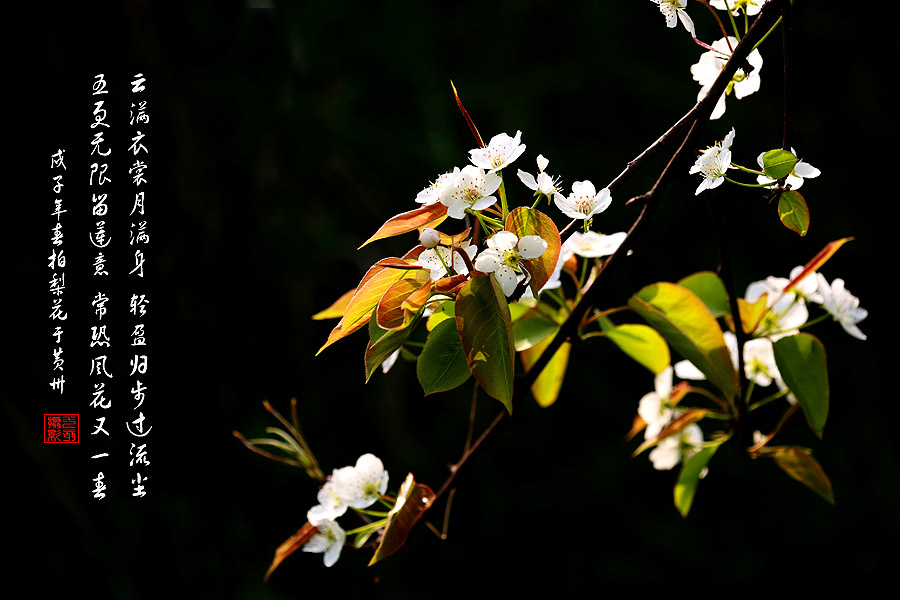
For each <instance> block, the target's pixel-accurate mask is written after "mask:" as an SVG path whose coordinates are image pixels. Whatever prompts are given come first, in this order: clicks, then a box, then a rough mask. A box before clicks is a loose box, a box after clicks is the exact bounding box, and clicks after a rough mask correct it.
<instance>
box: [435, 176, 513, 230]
mask: <svg viewBox="0 0 900 600" xmlns="http://www.w3.org/2000/svg"><path fill="white" fill-rule="evenodd" d="M451 175H452V177H451V178H450V179H447V180H446V181H445V182H443V183H442V184H441V195H440V200H441V203H442V204H443V205H444V206H446V207H447V215H448V216H450V217H452V218H454V219H462V218H463V217H465V216H466V209H467V208H469V209H472V210H483V209H485V208H487V207H488V206H492V205H493V204H494V203H496V202H497V198H496V197H495V196H493V193H494V192H496V191H497V189H499V187H500V184H501V183H502V182H503V179H502V178H501V177H500V176H499V175H497V174H496V173H493V172H489V173H487V174H485V172H484V169H482V168H480V167H475V166H472V165H469V166H466V167H463V168H462V169H459V168H457V169H454V171H453V173H452V174H451Z"/></svg>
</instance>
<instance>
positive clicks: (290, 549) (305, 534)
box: [263, 522, 319, 581]
mask: <svg viewBox="0 0 900 600" xmlns="http://www.w3.org/2000/svg"><path fill="white" fill-rule="evenodd" d="M318 531H319V530H318V529H316V528H315V527H313V526H312V524H311V523H309V522H307V523H306V524H305V525H304V526H303V527H301V528H300V529H298V530H297V533H295V534H294V535H292V536H291V537H289V538H288V539H287V540H285V542H284V543H282V544H281V545H280V546H278V548H277V549H276V550H275V558H274V559H272V564H271V565H269V570H268V571H266V576H265V577H264V578H263V581H268V580H269V575H271V574H272V571H274V570H275V569H276V568H278V565H280V564H281V563H282V561H283V560H284V559H285V558H287V557H288V556H290V555H291V554H293V553H294V552H296V551H297V550H299V549H300V548H302V547H303V545H304V544H305V543H306V542H308V541H309V540H310V538H312V536H314V535H316V533H317V532H318Z"/></svg>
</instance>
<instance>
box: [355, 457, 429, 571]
mask: <svg viewBox="0 0 900 600" xmlns="http://www.w3.org/2000/svg"><path fill="white" fill-rule="evenodd" d="M432 502H434V492H433V491H431V488H430V487H428V486H427V485H425V484H424V483H416V480H415V478H414V477H413V474H412V473H410V474H409V475H407V476H406V480H404V482H403V485H402V486H400V493H399V494H398V495H397V504H395V505H394V508H392V509H391V512H390V514H389V515H388V522H387V526H386V527H385V529H384V535H383V536H381V542H380V543H379V544H378V548H376V549H375V554H374V556H372V560H370V561H369V566H370V567H371V566H372V565H374V564H375V563H377V562H378V561H379V560H381V559H383V558H385V557H387V556H390V555H391V554H393V553H394V552H396V551H397V550H399V549H400V548H402V547H403V544H404V543H406V537H407V536H408V535H409V530H410V529H412V526H413V525H415V524H416V521H418V520H419V519H421V518H422V514H423V513H424V512H425V511H426V510H428V509H429V508H430V507H431V503H432Z"/></svg>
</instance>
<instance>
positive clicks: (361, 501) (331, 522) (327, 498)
mask: <svg viewBox="0 0 900 600" xmlns="http://www.w3.org/2000/svg"><path fill="white" fill-rule="evenodd" d="M387 485H388V473H387V471H385V469H384V465H383V464H382V462H381V459H379V458H378V457H377V456H374V455H373V454H363V455H362V456H360V457H359V459H358V460H357V461H356V465H355V466H347V467H343V468H340V469H335V470H334V472H333V473H332V474H331V476H330V477H329V478H328V481H326V482H325V485H323V486H322V487H321V488H320V489H319V493H318V496H317V500H318V501H319V503H318V504H317V505H316V506H314V507H312V508H311V509H309V511H308V512H307V513H306V518H307V520H308V521H309V523H310V525H312V526H313V527H315V528H316V529H317V530H318V531H317V533H316V534H315V535H314V536H313V537H312V538H310V540H309V541H308V542H306V544H305V545H304V546H303V551H304V552H321V553H324V559H323V560H324V562H325V566H326V567H330V566H332V565H333V564H334V563H336V562H337V560H338V558H340V556H341V549H342V548H343V547H344V540H345V539H346V533H345V531H344V530H343V529H342V528H341V526H340V525H338V523H337V518H338V517H340V516H342V515H343V514H344V513H346V512H347V509H348V508H355V509H364V508H368V507H369V506H371V505H372V504H374V503H375V502H377V501H378V499H379V498H381V497H382V495H384V493H385V492H386V491H387Z"/></svg>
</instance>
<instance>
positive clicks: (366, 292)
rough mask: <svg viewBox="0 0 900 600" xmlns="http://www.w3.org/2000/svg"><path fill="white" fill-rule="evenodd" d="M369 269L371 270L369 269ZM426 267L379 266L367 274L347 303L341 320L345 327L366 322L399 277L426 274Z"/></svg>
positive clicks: (406, 277) (408, 277) (418, 276)
mask: <svg viewBox="0 0 900 600" xmlns="http://www.w3.org/2000/svg"><path fill="white" fill-rule="evenodd" d="M375 268H379V267H375ZM370 271H371V270H370ZM427 273H428V271H427V270H426V269H409V270H407V269H391V268H387V267H380V270H379V271H377V272H375V273H374V274H373V275H372V276H371V277H369V276H368V273H367V276H366V277H365V278H364V279H363V283H361V284H360V286H359V287H358V288H357V291H356V294H355V295H354V296H353V298H352V299H351V300H350V303H349V304H348V305H347V309H346V310H345V311H344V317H343V319H342V320H343V322H344V326H345V327H354V326H355V325H357V324H359V323H367V322H368V320H369V317H371V316H372V312H373V311H374V310H375V307H376V306H378V303H379V302H380V301H381V298H382V296H384V293H385V292H386V291H387V290H388V288H390V287H391V286H392V285H393V284H394V283H396V282H397V281H400V280H401V279H417V278H420V277H422V276H423V275H427Z"/></svg>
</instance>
